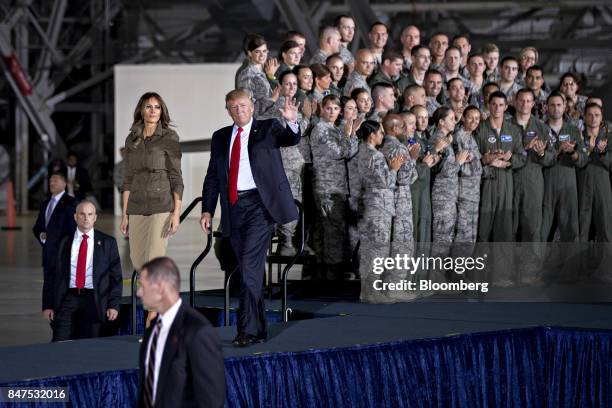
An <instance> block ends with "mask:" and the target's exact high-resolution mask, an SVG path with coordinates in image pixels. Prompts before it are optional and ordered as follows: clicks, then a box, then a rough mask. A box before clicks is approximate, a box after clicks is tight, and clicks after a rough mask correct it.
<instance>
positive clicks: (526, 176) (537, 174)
mask: <svg viewBox="0 0 612 408" xmlns="http://www.w3.org/2000/svg"><path fill="white" fill-rule="evenodd" d="M534 99H535V98H534V95H533V91H531V90H530V89H527V88H523V89H521V90H520V91H518V93H517V94H516V96H515V101H514V102H515V107H516V115H515V116H514V117H513V118H512V119H511V123H512V124H513V125H515V126H516V127H517V128H519V129H520V130H521V133H522V137H521V141H522V143H523V146H524V148H525V151H526V153H527V156H526V161H525V166H523V167H521V168H520V169H518V170H516V171H515V172H514V176H513V182H514V204H513V212H514V216H513V220H514V221H513V233H514V234H513V235H514V236H515V238H516V240H517V241H520V242H539V241H541V240H542V239H541V238H542V236H541V229H542V205H543V200H544V175H543V174H542V168H543V167H550V166H552V165H553V164H554V161H555V158H556V157H555V151H554V150H553V148H552V145H551V144H549V143H548V141H549V132H550V130H549V129H548V127H547V126H546V125H545V124H544V123H543V122H542V121H540V120H539V119H538V118H536V117H535V116H534V115H532V114H531V109H532V108H533V105H534Z"/></svg>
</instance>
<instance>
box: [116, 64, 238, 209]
mask: <svg viewBox="0 0 612 408" xmlns="http://www.w3.org/2000/svg"><path fill="white" fill-rule="evenodd" d="M238 67H239V64H190V65H167V64H160V65H116V66H115V146H116V149H115V150H116V151H115V162H117V161H119V148H120V147H121V146H123V145H124V144H125V137H126V136H127V135H128V133H129V129H130V125H131V124H132V119H133V115H134V108H135V107H136V103H138V99H139V98H140V96H141V95H142V94H143V93H145V92H148V91H154V92H157V93H159V94H160V95H161V97H162V98H163V99H164V101H165V102H166V104H167V105H168V110H169V111H170V118H171V119H172V123H173V124H174V125H175V128H174V129H175V130H176V131H177V133H178V134H179V137H180V139H181V140H182V141H187V140H201V139H210V138H211V136H212V132H214V131H215V130H216V129H218V128H220V127H222V126H226V125H228V124H230V123H231V119H230V118H229V117H228V115H227V113H226V111H225V108H224V98H225V94H226V93H227V92H229V91H230V90H231V89H233V88H234V74H235V72H236V70H237V69H238ZM208 160H209V153H208V152H206V153H186V154H183V160H182V170H183V182H184V184H185V192H184V194H183V203H184V205H185V206H186V205H188V204H189V203H190V202H191V200H193V199H194V198H195V197H197V196H199V195H200V194H201V191H202V181H203V179H204V174H205V172H206V168H207V166H208ZM115 195H117V193H115ZM198 213H199V211H194V212H193V213H192V214H193V215H196V216H197V215H198ZM115 214H121V211H120V208H119V199H118V197H116V200H115Z"/></svg>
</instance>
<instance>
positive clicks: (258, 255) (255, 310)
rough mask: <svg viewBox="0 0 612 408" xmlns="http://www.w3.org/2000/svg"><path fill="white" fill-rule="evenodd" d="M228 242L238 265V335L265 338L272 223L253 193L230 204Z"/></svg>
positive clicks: (259, 198) (258, 197)
mask: <svg viewBox="0 0 612 408" xmlns="http://www.w3.org/2000/svg"><path fill="white" fill-rule="evenodd" d="M230 222H231V226H232V230H231V235H230V241H231V243H232V248H233V249H234V253H235V254H236V257H237V258H238V263H239V265H240V310H239V312H238V313H239V314H238V332H245V333H247V334H250V335H253V336H260V337H266V336H267V331H266V316H265V313H266V311H265V305H264V293H263V280H264V275H265V267H266V253H267V250H268V245H269V244H270V238H271V237H272V231H273V229H274V220H273V219H272V217H271V216H270V214H269V213H268V210H266V208H265V206H264V204H263V202H262V201H261V197H260V196H259V193H258V192H257V191H256V190H254V191H253V192H252V193H248V194H246V195H244V196H242V197H239V198H238V201H237V202H236V204H234V205H230Z"/></svg>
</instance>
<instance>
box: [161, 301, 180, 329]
mask: <svg viewBox="0 0 612 408" xmlns="http://www.w3.org/2000/svg"><path fill="white" fill-rule="evenodd" d="M182 302H183V300H182V299H181V298H179V299H178V300H177V301H176V303H175V304H173V305H172V306H170V308H169V309H168V310H166V313H164V314H161V313H160V315H159V318H161V319H162V330H163V329H164V328H167V329H168V330H170V326H172V323H173V322H174V318H175V317H176V314H177V313H178V310H179V307H181V303H182Z"/></svg>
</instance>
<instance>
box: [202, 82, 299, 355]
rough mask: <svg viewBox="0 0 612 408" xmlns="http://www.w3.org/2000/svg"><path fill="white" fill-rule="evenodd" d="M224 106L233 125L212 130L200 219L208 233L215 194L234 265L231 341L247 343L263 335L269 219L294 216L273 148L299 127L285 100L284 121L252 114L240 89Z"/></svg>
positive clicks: (292, 140) (290, 139)
mask: <svg viewBox="0 0 612 408" xmlns="http://www.w3.org/2000/svg"><path fill="white" fill-rule="evenodd" d="M225 106H226V109H227V111H228V113H229V115H230V116H231V118H232V119H233V121H234V124H233V125H232V126H227V127H224V128H222V129H220V130H218V131H216V132H215V133H214V134H213V137H212V142H211V151H210V162H209V164H208V171H207V172H206V177H205V179H204V186H203V188H202V217H201V218H200V224H201V226H202V229H203V230H204V232H206V233H208V231H209V229H210V228H211V219H212V216H213V214H214V212H215V207H216V206H217V199H218V198H220V201H221V229H222V231H223V235H224V236H229V237H230V241H231V243H232V248H233V249H234V253H235V254H236V258H237V259H238V263H239V265H240V280H241V283H240V310H239V314H238V335H237V336H236V338H235V339H234V344H235V345H236V346H248V345H249V344H251V343H254V342H259V341H263V340H265V339H266V338H267V328H266V318H265V306H264V296H263V277H264V272H265V262H266V250H267V248H268V244H269V242H270V238H271V236H272V231H273V228H274V224H275V223H278V224H286V223H287V222H290V221H293V220H295V219H297V215H298V213H297V209H296V206H295V203H294V201H293V196H292V194H291V188H290V186H289V182H288V181H287V176H286V175H285V171H284V169H283V162H282V159H281V155H280V150H279V148H280V147H285V146H293V145H296V144H297V143H298V142H299V140H300V130H299V127H298V125H297V122H296V121H297V106H296V104H295V102H294V101H290V100H289V99H287V101H286V103H285V106H284V107H283V108H282V109H281V115H282V117H283V119H284V120H285V121H286V122H287V125H286V126H283V125H281V123H280V122H279V121H278V120H276V119H269V120H255V119H253V109H254V107H253V101H252V100H251V96H250V93H249V91H247V90H246V89H237V90H234V91H231V92H230V93H228V94H227V96H226V97H225Z"/></svg>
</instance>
